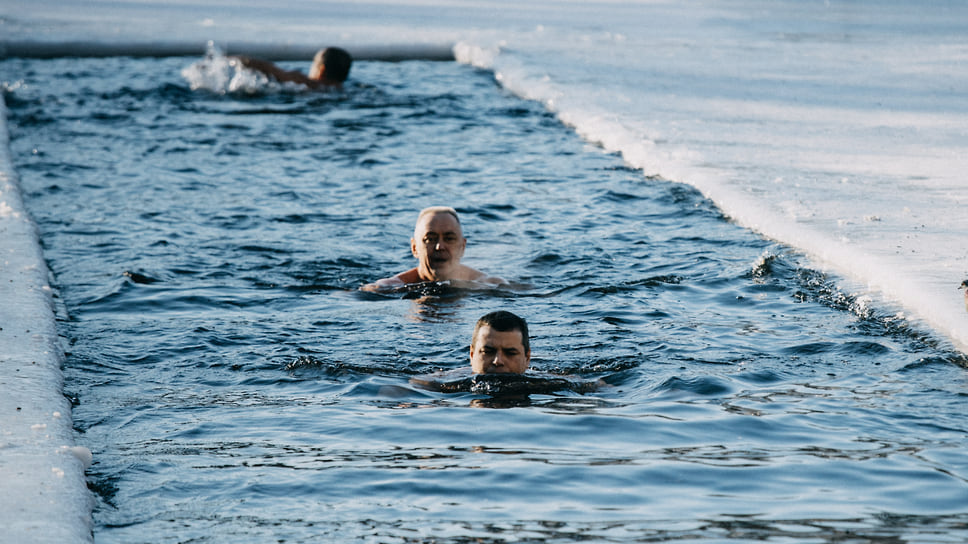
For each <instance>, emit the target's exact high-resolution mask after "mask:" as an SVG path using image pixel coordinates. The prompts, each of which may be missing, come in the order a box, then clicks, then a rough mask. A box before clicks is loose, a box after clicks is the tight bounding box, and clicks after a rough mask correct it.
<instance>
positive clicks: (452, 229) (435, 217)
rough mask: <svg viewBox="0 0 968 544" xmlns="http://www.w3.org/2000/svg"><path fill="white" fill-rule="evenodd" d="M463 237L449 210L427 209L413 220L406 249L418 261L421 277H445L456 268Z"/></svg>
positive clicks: (434, 279)
mask: <svg viewBox="0 0 968 544" xmlns="http://www.w3.org/2000/svg"><path fill="white" fill-rule="evenodd" d="M466 246H467V239H466V238H464V234H463V233H462V232H461V228H460V223H459V222H458V221H457V218H456V217H454V216H453V215H451V214H449V213H428V214H426V215H424V216H423V217H421V218H420V220H419V221H417V226H416V228H414V231H413V238H411V239H410V250H411V251H412V252H413V256H414V257H416V258H417V259H418V260H419V261H420V264H419V265H418V267H419V269H420V273H421V277H422V278H424V279H429V280H433V281H442V280H448V279H451V278H452V277H454V276H455V275H456V274H457V272H458V271H459V269H460V260H461V257H463V256H464V248H465V247H466Z"/></svg>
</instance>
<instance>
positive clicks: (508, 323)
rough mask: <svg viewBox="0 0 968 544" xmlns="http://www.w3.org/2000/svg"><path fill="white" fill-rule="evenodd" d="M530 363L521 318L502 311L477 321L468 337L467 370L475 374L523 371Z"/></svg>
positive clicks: (524, 324)
mask: <svg viewBox="0 0 968 544" xmlns="http://www.w3.org/2000/svg"><path fill="white" fill-rule="evenodd" d="M530 364H531V342H530V341H529V339H528V324H527V322H525V320H524V319H522V318H520V317H518V316H516V315H514V314H512V313H511V312H506V311H503V310H502V311H497V312H491V313H489V314H487V315H485V316H483V317H481V318H480V319H478V320H477V325H475V326H474V334H473V335H472V336H471V371H472V372H474V373H475V374H524V372H525V371H526V370H527V369H528V365H530Z"/></svg>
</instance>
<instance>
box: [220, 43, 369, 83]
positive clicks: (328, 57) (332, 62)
mask: <svg viewBox="0 0 968 544" xmlns="http://www.w3.org/2000/svg"><path fill="white" fill-rule="evenodd" d="M229 59H231V60H232V61H235V62H238V63H239V64H241V65H242V66H245V67H246V68H249V69H250V70H255V71H257V72H261V73H262V74H265V75H266V76H267V77H269V78H270V79H274V80H276V81H278V82H280V83H287V82H288V83H299V84H301V85H305V86H307V87H309V88H310V89H331V88H338V87H342V86H343V82H344V81H346V78H347V77H349V75H350V66H351V65H352V64H353V59H352V57H350V54H349V53H347V52H346V51H345V50H343V49H340V48H339V47H327V48H326V49H322V50H320V51H319V52H317V53H316V56H315V57H313V64H312V66H310V68H309V75H308V76H306V75H303V73H302V72H300V71H299V70H283V69H282V68H280V67H278V66H276V65H275V64H273V63H271V62H269V61H267V60H262V59H255V58H252V57H247V56H245V55H233V56H230V57H229Z"/></svg>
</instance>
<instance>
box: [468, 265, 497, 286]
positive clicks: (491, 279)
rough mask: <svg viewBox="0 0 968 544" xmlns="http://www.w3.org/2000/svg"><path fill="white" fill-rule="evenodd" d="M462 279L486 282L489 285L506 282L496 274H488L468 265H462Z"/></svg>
mask: <svg viewBox="0 0 968 544" xmlns="http://www.w3.org/2000/svg"><path fill="white" fill-rule="evenodd" d="M461 279H464V280H468V281H475V282H478V283H487V284H490V285H506V284H507V283H508V282H506V281H504V278H500V277H498V276H489V275H487V274H486V273H484V272H481V271H480V270H475V269H473V268H471V267H469V266H465V267H464V276H463V278H461Z"/></svg>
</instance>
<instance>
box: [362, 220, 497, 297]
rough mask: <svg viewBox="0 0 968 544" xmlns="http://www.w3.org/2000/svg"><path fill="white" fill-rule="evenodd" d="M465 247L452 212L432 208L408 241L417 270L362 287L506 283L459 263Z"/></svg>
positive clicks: (465, 239)
mask: <svg viewBox="0 0 968 544" xmlns="http://www.w3.org/2000/svg"><path fill="white" fill-rule="evenodd" d="M466 247H467V238H464V233H463V230H462V229H461V224H460V218H458V217H457V211H456V210H455V209H454V208H448V207H446V206H433V207H430V208H425V209H424V210H422V211H421V212H420V215H418V216H417V224H416V226H415V227H414V229H413V238H411V239H410V251H411V253H413V256H414V257H416V258H417V261H418V262H417V267H416V268H411V269H410V270H407V271H406V272H401V273H399V274H397V275H396V276H393V277H391V278H383V279H380V280H377V281H375V282H373V283H369V284H367V285H364V286H363V287H361V289H363V290H364V291H376V290H379V289H385V288H393V287H401V286H404V285H407V284H411V283H420V282H427V281H449V280H457V281H465V282H478V283H485V284H491V285H500V284H504V283H507V282H505V281H504V280H503V279H501V278H498V277H494V276H488V275H487V274H485V273H483V272H481V271H480V270H475V269H473V268H471V267H469V266H466V265H463V264H461V263H460V260H461V258H462V257H463V256H464V249H465V248H466Z"/></svg>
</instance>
